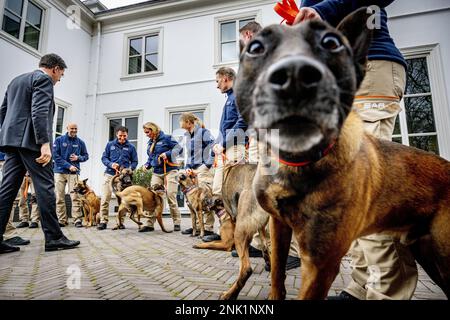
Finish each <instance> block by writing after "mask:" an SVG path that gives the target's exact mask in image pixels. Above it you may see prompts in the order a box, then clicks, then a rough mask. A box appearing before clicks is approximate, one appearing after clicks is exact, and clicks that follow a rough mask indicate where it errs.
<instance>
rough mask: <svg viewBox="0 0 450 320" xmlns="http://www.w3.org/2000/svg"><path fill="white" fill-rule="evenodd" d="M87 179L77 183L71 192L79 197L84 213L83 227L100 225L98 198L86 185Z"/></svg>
mask: <svg viewBox="0 0 450 320" xmlns="http://www.w3.org/2000/svg"><path fill="white" fill-rule="evenodd" d="M87 181H88V179H84V180H81V181H78V182H77V183H76V185H75V187H74V188H73V192H75V193H77V194H78V195H79V197H80V202H81V207H82V208H83V213H84V226H85V227H91V226H96V225H98V224H99V223H100V197H97V195H96V194H95V192H94V191H93V190H92V189H91V188H89V186H88V185H87Z"/></svg>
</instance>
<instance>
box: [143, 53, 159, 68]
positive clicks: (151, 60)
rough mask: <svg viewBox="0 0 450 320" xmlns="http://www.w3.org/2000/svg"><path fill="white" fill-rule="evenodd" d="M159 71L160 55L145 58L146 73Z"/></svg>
mask: <svg viewBox="0 0 450 320" xmlns="http://www.w3.org/2000/svg"><path fill="white" fill-rule="evenodd" d="M155 70H158V55H157V54H148V55H146V56H145V71H155Z"/></svg>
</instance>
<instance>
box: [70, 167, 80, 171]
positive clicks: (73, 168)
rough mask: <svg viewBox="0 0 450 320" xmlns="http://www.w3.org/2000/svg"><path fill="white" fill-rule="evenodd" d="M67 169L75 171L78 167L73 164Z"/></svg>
mask: <svg viewBox="0 0 450 320" xmlns="http://www.w3.org/2000/svg"><path fill="white" fill-rule="evenodd" d="M69 170H70V172H77V171H78V168H77V167H75V166H70V168H69Z"/></svg>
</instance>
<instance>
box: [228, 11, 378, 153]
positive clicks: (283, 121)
mask: <svg viewBox="0 0 450 320" xmlns="http://www.w3.org/2000/svg"><path fill="white" fill-rule="evenodd" d="M366 17H367V14H366V12H365V10H362V11H361V10H360V11H357V12H356V13H355V14H354V15H352V16H350V17H348V19H346V20H345V21H344V22H343V23H341V25H340V26H339V27H338V29H339V30H338V29H335V28H333V27H331V26H330V25H328V24H327V23H325V22H322V21H320V20H312V21H309V22H305V23H301V24H299V25H297V26H294V27H289V26H281V25H272V26H269V27H266V28H264V29H263V30H262V31H261V32H259V33H258V34H257V35H256V36H255V38H254V39H253V40H252V41H251V42H250V43H249V44H248V45H247V46H246V47H245V48H244V51H243V53H242V55H241V58H240V67H239V72H238V76H237V79H236V84H235V91H236V98H237V104H238V107H239V109H240V111H241V114H242V115H243V117H244V119H245V120H246V121H247V123H249V124H250V126H251V127H253V128H255V129H279V139H273V138H268V139H269V141H267V142H268V143H269V144H270V145H271V147H273V148H276V149H278V150H280V151H283V152H289V153H293V154H296V153H303V152H306V151H308V150H310V149H311V148H313V147H314V146H317V145H324V144H325V145H326V144H328V143H329V142H330V141H332V140H333V139H336V137H337V136H338V133H339V130H340V128H341V126H342V124H343V122H344V120H345V118H346V116H347V114H348V113H349V112H350V110H351V106H352V102H353V96H354V94H355V92H356V90H357V88H358V86H359V84H360V82H361V81H362V78H363V75H364V65H365V61H366V58H365V57H366V54H367V49H368V46H369V43H370V39H371V31H370V30H368V29H367V27H366V25H365V22H366ZM344 35H347V36H348V38H347V37H346V36H344Z"/></svg>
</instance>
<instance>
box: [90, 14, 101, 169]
mask: <svg viewBox="0 0 450 320" xmlns="http://www.w3.org/2000/svg"><path fill="white" fill-rule="evenodd" d="M101 35H102V23H101V22H100V21H99V22H97V45H96V50H95V69H94V90H93V94H92V99H93V101H92V136H91V146H92V150H93V151H94V150H95V149H96V148H95V147H94V146H95V140H96V139H95V137H96V123H97V96H98V79H99V73H100V48H101ZM94 153H95V151H94V152H92V155H93V157H92V158H93V159H94V158H95V159H97V155H96V154H94ZM95 163H96V162H95V161H91V177H93V176H94V175H93V174H92V173H93V172H95V171H94V170H95V168H94V166H95Z"/></svg>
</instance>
